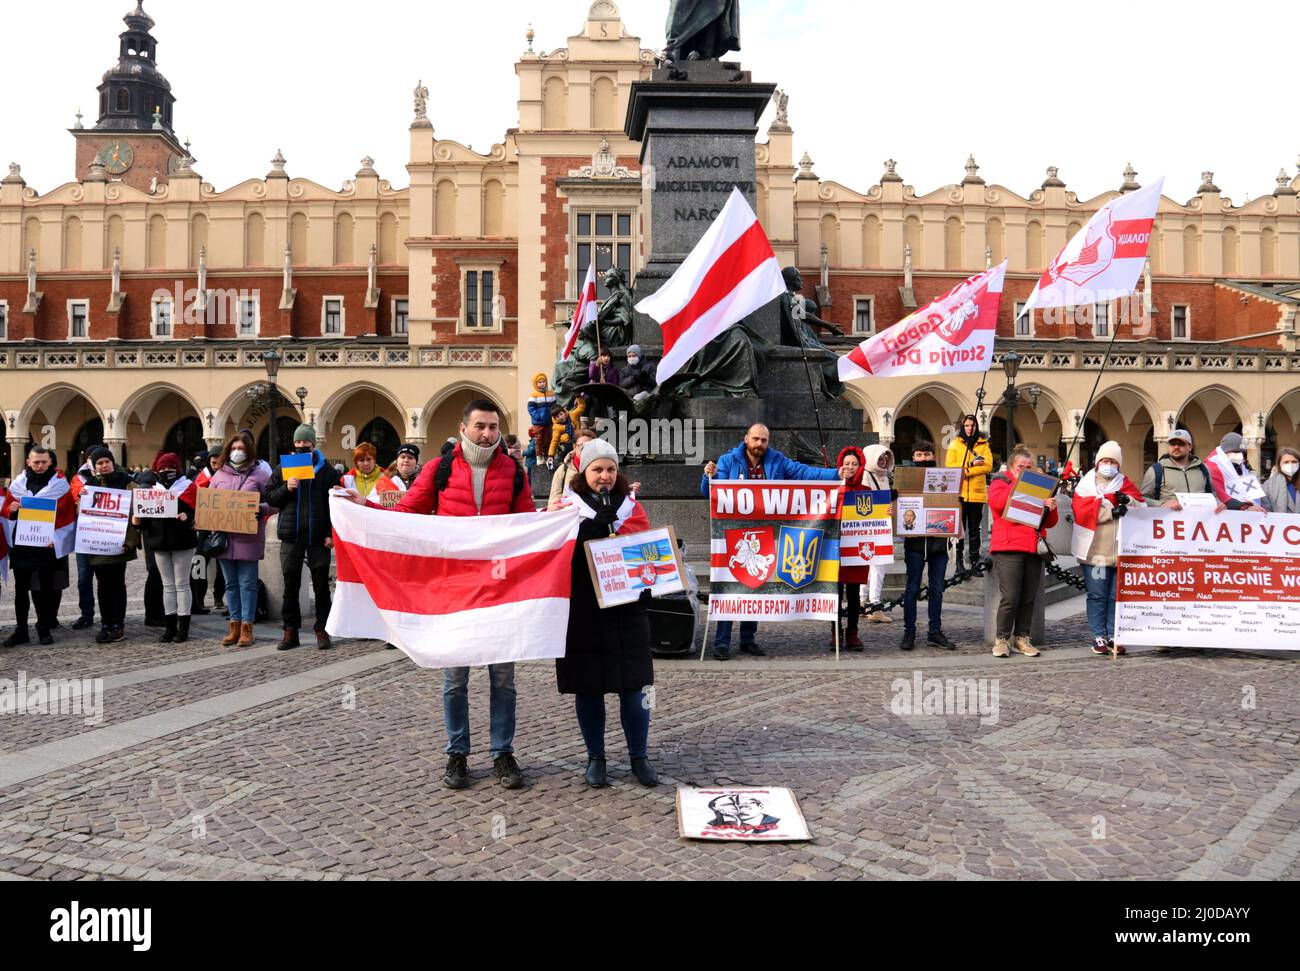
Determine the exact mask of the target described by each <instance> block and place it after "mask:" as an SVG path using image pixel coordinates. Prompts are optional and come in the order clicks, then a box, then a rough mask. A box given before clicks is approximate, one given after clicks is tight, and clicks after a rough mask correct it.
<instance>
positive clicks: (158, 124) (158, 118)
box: [153, 105, 163, 131]
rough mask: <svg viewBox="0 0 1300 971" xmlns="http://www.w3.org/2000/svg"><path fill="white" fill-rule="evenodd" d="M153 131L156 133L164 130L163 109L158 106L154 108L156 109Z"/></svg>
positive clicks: (154, 111) (154, 110)
mask: <svg viewBox="0 0 1300 971" xmlns="http://www.w3.org/2000/svg"><path fill="white" fill-rule="evenodd" d="M153 130H154V131H162V130H163V123H162V108H161V107H160V106H157V105H155V106H154V109H153Z"/></svg>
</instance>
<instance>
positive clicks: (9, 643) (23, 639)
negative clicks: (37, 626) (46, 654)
mask: <svg viewBox="0 0 1300 971" xmlns="http://www.w3.org/2000/svg"><path fill="white" fill-rule="evenodd" d="M31 642H32V637H31V635H30V634H28V633H27V628H26V627H19V628H16V629H15V630H14V632H13V633H12V634H10V635H9V636H8V637H7V638H5V642H4V645H3V646H4V647H21V646H22V645H24V644H30V643H31Z"/></svg>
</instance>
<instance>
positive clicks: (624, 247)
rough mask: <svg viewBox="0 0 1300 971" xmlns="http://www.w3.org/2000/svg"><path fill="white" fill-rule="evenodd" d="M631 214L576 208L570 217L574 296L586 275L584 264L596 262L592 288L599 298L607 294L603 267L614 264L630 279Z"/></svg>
mask: <svg viewBox="0 0 1300 971" xmlns="http://www.w3.org/2000/svg"><path fill="white" fill-rule="evenodd" d="M632 225H633V214H632V213H630V212H580V213H578V214H577V217H576V219H575V221H574V239H573V251H572V257H573V267H574V276H573V293H574V296H575V297H577V296H578V294H579V293H580V292H581V290H582V283H583V281H584V280H586V279H587V268H588V267H589V266H591V263H592V260H595V262H596V289H597V293H598V295H599V296H600V298H601V299H602V300H603V299H604V298H605V297H607V296H608V295H609V291H608V290H607V289H606V288H605V282H604V280H603V277H604V274H605V271H606V270H608V269H609V268H610V267H611V266H617V267H618V268H619V269H620V270H622V271H623V272H624V273H625V274H626V275H627V279H628V281H629V282H631V280H632V271H633V267H632V251H633V247H634V246H635V245H636V239H635V237H634V236H633V235H632Z"/></svg>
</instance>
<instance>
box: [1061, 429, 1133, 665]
mask: <svg viewBox="0 0 1300 971" xmlns="http://www.w3.org/2000/svg"><path fill="white" fill-rule="evenodd" d="M1123 461H1124V457H1123V452H1121V451H1120V447H1119V443H1118V442H1107V443H1106V444H1105V445H1103V446H1102V447H1101V448H1100V449H1099V450H1098V451H1097V464H1096V466H1095V467H1094V468H1093V469H1092V471H1090V472H1089V473H1088V474H1087V475H1085V476H1084V477H1083V478H1082V479H1081V480H1080V482H1079V484H1078V485H1077V486H1076V487H1075V490H1074V541H1073V545H1072V549H1071V552H1072V553H1073V554H1074V556H1075V558H1076V559H1077V560H1078V561H1079V565H1080V566H1081V567H1083V582H1084V583H1085V584H1087V587H1088V627H1089V628H1091V630H1092V653H1093V654H1107V653H1109V652H1110V651H1114V652H1115V653H1116V654H1123V653H1124V648H1123V647H1120V646H1116V644H1115V592H1116V585H1115V581H1116V577H1117V575H1118V573H1119V568H1118V567H1117V565H1116V564H1117V563H1118V562H1119V559H1118V554H1119V521H1120V520H1121V519H1122V518H1124V516H1125V514H1126V513H1127V512H1128V507H1129V503H1133V504H1134V505H1138V506H1145V505H1146V501H1145V500H1144V499H1143V498H1142V493H1141V491H1140V490H1139V489H1138V487H1137V486H1135V485H1134V484H1133V483H1132V482H1131V481H1129V480H1128V479H1127V478H1126V477H1125V476H1124V474H1123V473H1122V472H1120V465H1121V464H1122V463H1123Z"/></svg>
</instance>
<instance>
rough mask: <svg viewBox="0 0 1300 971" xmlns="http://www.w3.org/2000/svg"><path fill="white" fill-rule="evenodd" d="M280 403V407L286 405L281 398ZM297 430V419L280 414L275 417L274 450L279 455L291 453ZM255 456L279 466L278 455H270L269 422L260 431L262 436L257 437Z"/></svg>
mask: <svg viewBox="0 0 1300 971" xmlns="http://www.w3.org/2000/svg"><path fill="white" fill-rule="evenodd" d="M280 402H281V407H283V406H284V405H287V404H288V402H287V401H285V400H284V398H283V397H281V398H280ZM290 407H292V405H290ZM297 430H298V419H296V418H292V417H286V416H284V415H282V414H280V415H276V416H275V450H276V451H277V452H279V453H280V455H288V454H289V453H290V452H292V451H293V433H294V432H295V431H297ZM257 455H258V457H259V458H263V459H266V461H267V462H269V463H270V464H272V465H279V464H280V455H272V454H271V423H270V422H269V421H268V422H267V423H266V427H265V428H263V429H262V434H260V435H258V436H257Z"/></svg>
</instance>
